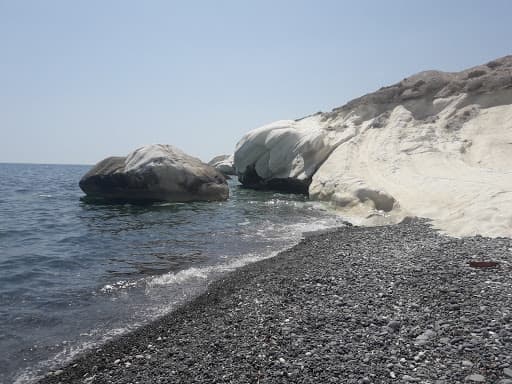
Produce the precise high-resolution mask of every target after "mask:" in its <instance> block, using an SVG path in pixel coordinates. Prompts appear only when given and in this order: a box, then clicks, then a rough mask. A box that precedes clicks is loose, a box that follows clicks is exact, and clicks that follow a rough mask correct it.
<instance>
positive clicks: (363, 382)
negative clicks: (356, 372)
mask: <svg viewBox="0 0 512 384" xmlns="http://www.w3.org/2000/svg"><path fill="white" fill-rule="evenodd" d="M370 383H371V381H370V379H369V378H367V377H363V378H362V380H361V384H370Z"/></svg>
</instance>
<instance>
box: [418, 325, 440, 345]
mask: <svg viewBox="0 0 512 384" xmlns="http://www.w3.org/2000/svg"><path fill="white" fill-rule="evenodd" d="M435 335H436V333H435V332H434V331H433V330H431V329H427V330H426V331H425V332H423V333H422V334H421V335H419V336H418V337H416V340H415V341H414V343H415V344H416V345H423V344H425V343H426V342H427V341H428V340H429V339H431V338H433V337H434V336H435Z"/></svg>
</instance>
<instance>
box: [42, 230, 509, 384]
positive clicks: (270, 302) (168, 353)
mask: <svg viewBox="0 0 512 384" xmlns="http://www.w3.org/2000/svg"><path fill="white" fill-rule="evenodd" d="M304 237H305V238H304V239H303V240H302V241H301V242H299V244H297V245H295V246H293V247H292V248H290V249H288V250H285V251H283V252H281V253H279V254H278V255H277V256H275V257H272V258H269V259H265V260H261V261H258V262H256V263H252V264H248V265H246V266H243V267H241V268H240V269H237V270H235V271H233V272H231V273H229V274H228V275H227V276H225V277H224V278H221V279H220V280H218V281H215V282H213V283H212V284H211V285H210V286H209V287H208V289H207V291H206V292H205V293H203V294H201V295H199V296H198V297H196V298H195V299H193V300H192V301H190V302H188V303H186V304H184V305H183V306H181V307H179V308H177V309H176V310H175V311H173V312H171V313H169V314H167V315H164V316H163V317H162V318H160V319H157V320H155V321H154V322H151V323H149V324H148V325H145V326H143V327H141V328H139V329H137V330H135V331H133V332H131V333H128V334H126V335H123V336H120V337H119V338H117V339H114V340H112V341H110V342H107V343H106V344H104V345H101V346H98V347H97V348H95V349H93V350H91V351H89V352H86V353H85V354H83V355H81V356H78V357H77V358H76V359H74V360H73V361H72V362H71V363H69V364H68V365H67V366H65V367H64V368H62V369H60V370H56V371H54V372H52V373H51V374H50V375H47V376H46V377H44V378H43V379H41V380H40V381H38V382H39V383H42V384H46V383H48V384H49V383H80V382H83V383H134V382H141V383H142V382H155V383H158V382H183V383H193V382H198V383H199V382H203V383H204V382H225V383H242V382H254V383H256V382H260V383H265V382H266V383H271V382H290V383H291V382H294V383H295V382H303V383H310V382H311V383H312V382H326V383H327V382H340V383H365V384H366V383H376V384H377V383H387V382H390V383H391V382H424V383H438V384H441V383H446V384H449V383H450V384H451V383H457V382H461V383H462V382H465V381H468V380H469V381H470V382H471V380H472V381H473V382H488V383H498V382H499V383H503V384H510V383H512V377H509V376H508V373H510V374H511V375H512V285H511V283H509V280H510V279H509V276H510V272H511V271H512V256H511V250H512V239H508V238H497V239H490V238H483V237H480V236H477V237H470V238H462V239H456V238H451V237H447V236H444V235H441V234H439V233H438V232H436V231H435V230H433V229H432V228H431V227H430V226H429V225H427V224H426V222H425V221H423V220H413V221H411V222H408V223H402V224H398V225H391V226H383V227H339V228H337V229H334V230H329V231H320V232H318V233H308V234H305V236H304ZM481 259H485V260H492V261H498V262H499V263H500V265H499V266H498V267H497V268H489V269H474V268H471V267H469V266H468V262H469V261H470V260H481ZM509 367H510V368H509ZM509 370H510V372H509ZM482 379H483V381H478V380H482ZM509 379H510V381H507V380H509Z"/></svg>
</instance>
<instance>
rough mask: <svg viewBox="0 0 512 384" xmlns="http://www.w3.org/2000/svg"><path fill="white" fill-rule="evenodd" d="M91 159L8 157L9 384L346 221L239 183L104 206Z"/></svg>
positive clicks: (3, 313)
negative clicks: (224, 189)
mask: <svg viewBox="0 0 512 384" xmlns="http://www.w3.org/2000/svg"><path fill="white" fill-rule="evenodd" d="M88 168H89V167H88V166H72V165H69V166H66V165H27V164H0V180H2V182H1V183H0V383H11V382H17V383H29V382H32V381H33V380H34V378H36V377H37V376H38V375H41V374H44V373H45V372H47V371H48V370H49V369H51V368H52V367H55V366H56V365H59V364H62V363H63V362H65V361H68V360H69V359H70V358H72V357H73V356H74V355H76V354H77V353H79V352H81V351H83V350H85V349H87V348H90V347H91V346H93V345H95V344H97V343H101V342H104V341H106V340H108V339H109V338H112V337H114V336H116V335H118V334H121V333H124V332H127V331H129V330H131V329H133V328H135V327H137V326H140V325H141V324H144V323H147V322H148V321H150V320H152V319H154V318H156V317H158V316H160V315H162V314H164V313H166V312H168V311H170V310H172V309H173V308H175V307H176V306H177V305H179V304H181V303H183V302H184V301H186V300H188V299H190V298H191V297H193V296H195V295H197V294H198V293H200V292H201V291H203V290H204V289H205V288H206V286H207V284H208V283H209V282H211V281H212V280H213V279H216V278H218V277H219V276H221V275H222V274H224V273H226V272H229V271H230V270H232V269H234V268H237V267H240V266H242V265H244V264H247V263H249V262H253V261H257V260H259V259H262V258H266V257H270V256H272V255H274V254H275V253H277V252H278V251H280V250H282V249H284V248H287V247H289V246H291V245H293V244H295V243H296V242H298V240H299V239H300V238H301V236H302V234H303V233H304V232H306V231H313V230H319V229H324V228H328V227H333V226H337V225H340V224H341V219H340V218H339V217H337V216H335V215H333V214H332V213H331V212H329V211H328V210H326V209H325V208H324V207H323V206H322V205H321V204H319V203H314V202H310V201H308V200H307V198H306V197H304V196H300V195H285V194H279V193H272V192H256V191H251V190H246V189H242V188H240V187H239V186H238V183H237V182H236V181H235V180H232V181H230V189H231V190H230V193H231V197H230V199H229V200H228V201H226V202H213V203H187V204H177V203H155V204H150V205H131V204H117V205H108V204H98V203H90V202H87V201H85V200H84V199H83V193H82V192H81V191H80V189H79V188H78V180H79V179H80V177H81V176H82V175H83V174H84V173H85V172H86V171H87V170H88Z"/></svg>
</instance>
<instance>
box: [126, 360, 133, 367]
mask: <svg viewBox="0 0 512 384" xmlns="http://www.w3.org/2000/svg"><path fill="white" fill-rule="evenodd" d="M131 365H132V363H130V362H129V361H127V362H126V363H124V366H125V367H126V368H128V367H131Z"/></svg>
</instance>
